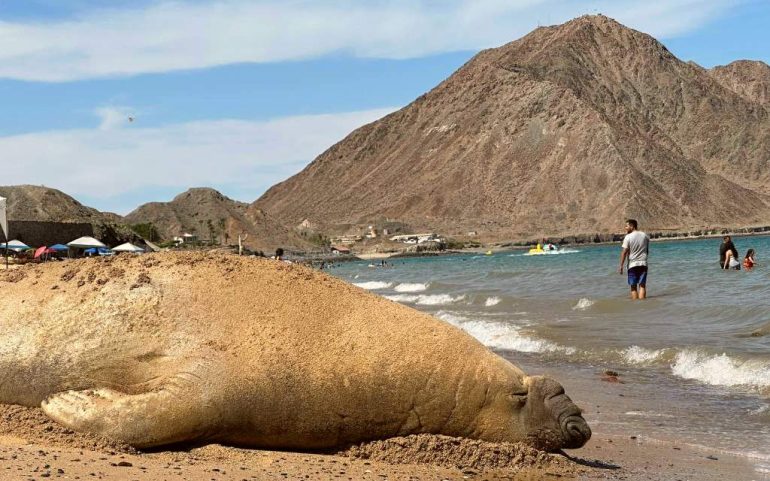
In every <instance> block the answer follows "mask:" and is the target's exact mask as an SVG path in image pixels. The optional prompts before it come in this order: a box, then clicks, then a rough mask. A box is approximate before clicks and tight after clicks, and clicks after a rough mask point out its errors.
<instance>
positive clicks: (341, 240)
mask: <svg viewBox="0 0 770 481" xmlns="http://www.w3.org/2000/svg"><path fill="white" fill-rule="evenodd" d="M361 239H362V237H361V236H360V235H340V236H337V237H332V238H331V239H329V240H330V241H331V242H332V244H333V245H337V246H339V245H353V244H355V243H356V242H358V241H360V240H361Z"/></svg>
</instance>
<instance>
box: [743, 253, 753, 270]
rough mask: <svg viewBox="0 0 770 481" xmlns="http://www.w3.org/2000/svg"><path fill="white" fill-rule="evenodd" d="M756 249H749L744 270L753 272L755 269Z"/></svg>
mask: <svg viewBox="0 0 770 481" xmlns="http://www.w3.org/2000/svg"><path fill="white" fill-rule="evenodd" d="M754 264H756V262H754V249H749V250H747V251H746V257H744V258H743V268H744V269H746V270H747V271H748V270H751V269H752V268H753V267H754Z"/></svg>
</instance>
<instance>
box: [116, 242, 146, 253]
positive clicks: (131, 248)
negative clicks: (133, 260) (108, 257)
mask: <svg viewBox="0 0 770 481" xmlns="http://www.w3.org/2000/svg"><path fill="white" fill-rule="evenodd" d="M112 251H113V252H133V253H136V254H140V253H142V252H144V249H142V248H141V247H137V246H135V245H134V244H132V243H130V242H126V243H125V244H120V245H119V246H117V247H113V248H112Z"/></svg>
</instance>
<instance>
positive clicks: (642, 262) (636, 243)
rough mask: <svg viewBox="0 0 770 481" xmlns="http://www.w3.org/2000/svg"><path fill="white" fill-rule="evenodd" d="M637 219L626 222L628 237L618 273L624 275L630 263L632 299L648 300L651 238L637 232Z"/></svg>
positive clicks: (629, 278) (629, 276)
mask: <svg viewBox="0 0 770 481" xmlns="http://www.w3.org/2000/svg"><path fill="white" fill-rule="evenodd" d="M638 226H639V225H638V223H637V222H636V220H635V219H628V220H627V221H626V236H625V237H624V238H623V251H622V252H621V254H620V267H619V268H618V273H619V274H623V268H624V267H625V266H626V262H628V285H629V287H630V288H631V299H646V298H647V255H648V254H649V251H650V238H649V237H648V236H647V234H645V233H644V232H642V231H639V230H637V228H638Z"/></svg>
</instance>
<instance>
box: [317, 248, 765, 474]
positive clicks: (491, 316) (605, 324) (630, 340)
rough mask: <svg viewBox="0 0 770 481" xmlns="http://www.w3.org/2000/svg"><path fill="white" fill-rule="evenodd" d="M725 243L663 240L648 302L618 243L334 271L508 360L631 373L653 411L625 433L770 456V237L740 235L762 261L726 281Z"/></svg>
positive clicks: (653, 253)
mask: <svg viewBox="0 0 770 481" xmlns="http://www.w3.org/2000/svg"><path fill="white" fill-rule="evenodd" d="M720 242H721V240H720V239H705V240H696V241H679V242H655V243H653V244H652V245H651V248H650V272H649V278H648V290H649V299H647V300H646V301H644V302H631V301H630V300H628V298H627V296H628V287H627V285H626V278H625V275H624V276H621V275H619V274H617V265H618V258H619V251H620V247H619V245H612V246H594V247H580V248H577V249H571V250H570V251H569V252H568V253H564V254H561V255H542V256H527V255H525V254H523V253H522V252H503V253H497V254H495V255H492V256H484V255H457V256H443V257H425V258H411V259H395V260H393V261H392V262H391V264H392V265H393V267H392V268H385V269H383V268H370V267H368V264H369V263H368V262H360V263H358V262H357V263H350V264H344V265H341V266H339V267H336V268H334V269H331V270H330V271H329V272H330V273H332V274H335V275H337V276H339V277H341V278H343V279H345V280H348V281H350V282H352V283H354V284H357V285H359V286H361V287H364V288H366V289H369V290H370V291H372V292H375V293H377V294H380V295H383V296H385V297H387V298H389V299H391V300H394V301H396V302H401V303H403V304H406V305H409V306H412V307H415V308H417V309H420V310H423V311H426V312H429V313H431V314H433V315H435V316H437V317H439V318H440V319H443V320H444V321H446V322H448V323H451V324H453V325H456V326H458V327H460V328H462V329H464V330H465V331H467V332H468V333H470V334H471V335H473V336H475V337H476V338H477V339H479V340H480V341H481V342H483V343H484V344H486V345H488V346H490V347H491V348H494V349H496V350H498V351H500V352H501V353H502V354H503V355H506V357H513V358H514V359H516V356H519V357H522V356H523V358H524V359H522V360H529V361H530V362H531V361H534V362H535V363H536V364H537V363H539V364H540V365H549V366H559V369H561V370H566V371H567V372H571V373H573V374H575V375H577V374H578V373H580V372H585V371H586V370H592V369H593V370H597V369H599V370H602V369H615V370H620V371H621V372H622V374H623V376H625V377H629V378H631V379H632V380H633V382H634V383H635V385H636V386H639V389H644V388H645V386H646V388H648V390H651V389H654V390H655V391H654V392H655V395H654V396H653V398H654V399H655V402H654V403H651V405H650V408H649V409H644V410H639V411H638V412H639V414H635V413H636V412H637V411H633V410H632V411H629V412H631V413H632V414H623V413H621V414H623V415H620V414H619V415H618V416H619V419H620V420H619V421H617V422H618V423H621V424H622V423H623V422H625V423H628V425H629V426H631V425H632V426H646V427H647V428H648V434H650V435H660V436H667V435H668V436H671V437H676V438H681V439H686V440H688V441H689V442H693V443H697V444H706V445H709V446H716V447H718V448H720V449H723V450H728V451H735V452H743V453H751V455H752V456H754V457H757V458H758V459H767V460H770V237H743V238H740V237H738V238H734V242H735V244H736V246H737V248H738V250H739V253H740V254H741V256H742V255H743V254H744V253H745V251H746V249H748V248H754V249H755V250H756V251H757V253H758V255H757V257H756V260H757V261H758V266H757V267H756V268H755V269H754V270H752V271H750V272H747V271H743V270H742V271H722V270H721V269H720V268H719V266H718V262H717V261H718V249H719V244H720ZM763 256H767V264H766V263H765V258H764V257H763ZM522 353H526V354H522ZM650 392H652V391H650ZM672 413H673V414H672ZM666 416H670V417H666ZM763 462H764V461H763ZM768 464H770V461H768Z"/></svg>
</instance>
